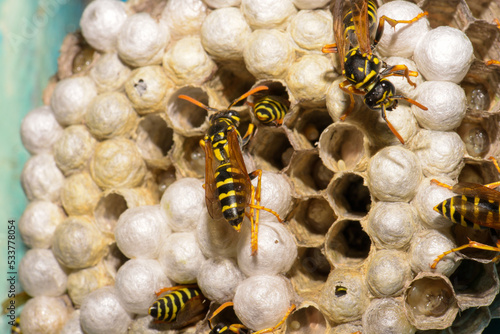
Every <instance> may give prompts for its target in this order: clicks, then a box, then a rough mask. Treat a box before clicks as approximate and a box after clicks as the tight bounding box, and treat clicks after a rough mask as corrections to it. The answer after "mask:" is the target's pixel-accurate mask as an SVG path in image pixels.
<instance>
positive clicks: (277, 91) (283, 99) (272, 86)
mask: <svg viewBox="0 0 500 334" xmlns="http://www.w3.org/2000/svg"><path fill="white" fill-rule="evenodd" d="M258 86H267V87H268V89H267V90H262V91H259V92H257V93H255V94H253V95H252V96H249V97H248V99H247V101H248V104H249V105H251V106H252V107H253V104H255V103H257V102H258V101H259V100H261V99H263V98H265V97H270V98H271V99H273V100H275V101H276V102H279V103H281V104H283V105H284V107H285V108H286V109H288V111H287V114H286V115H285V116H290V110H289V109H290V104H291V101H290V94H289V92H288V88H287V86H286V84H285V82H284V81H281V80H259V81H257V82H256V83H255V84H254V85H253V87H252V88H255V87H258ZM252 114H253V119H254V121H255V123H257V124H261V125H263V126H269V125H276V124H274V123H272V122H271V123H262V122H261V121H259V119H258V118H257V116H256V115H255V113H254V111H253V109H252ZM289 118H290V117H287V118H286V119H289ZM287 123H288V121H287Z"/></svg>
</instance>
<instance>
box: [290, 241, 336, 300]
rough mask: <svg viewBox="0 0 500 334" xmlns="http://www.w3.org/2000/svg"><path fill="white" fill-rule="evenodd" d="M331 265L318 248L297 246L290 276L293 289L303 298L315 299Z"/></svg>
mask: <svg viewBox="0 0 500 334" xmlns="http://www.w3.org/2000/svg"><path fill="white" fill-rule="evenodd" d="M330 270H331V267H330V264H329V263H328V261H327V260H326V258H325V256H324V255H323V253H322V252H321V250H320V249H319V248H303V247H299V249H298V256H297V260H296V261H295V263H294V264H293V266H292V269H291V271H290V277H291V282H292V285H293V287H294V289H295V291H296V292H297V293H298V294H299V295H300V296H302V297H303V298H305V299H313V300H314V299H316V298H317V296H318V292H319V290H320V289H321V288H322V287H323V285H324V284H325V281H326V279H327V278H328V274H329V273H330Z"/></svg>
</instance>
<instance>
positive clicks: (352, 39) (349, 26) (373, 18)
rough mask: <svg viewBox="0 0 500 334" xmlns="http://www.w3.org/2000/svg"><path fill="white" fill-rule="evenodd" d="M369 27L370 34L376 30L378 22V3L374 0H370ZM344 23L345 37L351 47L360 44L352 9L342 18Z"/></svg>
mask: <svg viewBox="0 0 500 334" xmlns="http://www.w3.org/2000/svg"><path fill="white" fill-rule="evenodd" d="M367 3H368V29H369V31H370V32H369V33H370V35H372V34H373V33H374V32H375V25H376V24H377V4H376V3H375V2H374V1H373V0H368V1H367ZM342 22H343V24H344V38H345V39H346V40H347V41H348V42H349V48H351V47H355V46H358V45H359V43H358V41H357V37H356V27H355V26H354V21H353V17H352V10H349V11H348V12H347V13H346V14H345V15H344V19H343V20H342Z"/></svg>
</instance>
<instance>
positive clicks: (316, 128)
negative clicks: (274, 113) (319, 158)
mask: <svg viewBox="0 0 500 334" xmlns="http://www.w3.org/2000/svg"><path fill="white" fill-rule="evenodd" d="M332 122H333V120H332V118H331V117H330V115H329V114H328V111H327V110H325V109H307V110H302V109H300V110H299V112H298V113H295V114H294V117H293V119H292V120H290V121H288V122H287V124H286V125H287V127H288V128H289V129H290V130H291V132H290V142H291V143H292V145H293V146H294V147H295V148H296V149H304V150H305V149H311V148H314V147H316V145H317V143H318V141H319V138H320V135H321V133H322V132H323V131H324V130H325V129H326V128H327V127H328V126H329V125H330V124H332Z"/></svg>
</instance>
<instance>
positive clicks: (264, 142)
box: [249, 127, 293, 172]
mask: <svg viewBox="0 0 500 334" xmlns="http://www.w3.org/2000/svg"><path fill="white" fill-rule="evenodd" d="M249 145H250V148H249V151H250V153H252V154H253V155H254V158H255V160H256V163H257V164H258V166H259V167H261V168H262V169H264V170H268V171H272V172H278V171H280V170H282V169H284V168H285V167H286V166H287V165H286V162H288V161H289V160H288V159H289V158H290V154H289V152H290V151H289V150H288V149H289V148H291V149H292V150H293V148H292V145H291V144H290V141H289V140H288V138H287V136H286V134H285V132H284V130H283V129H282V128H271V127H260V128H259V130H258V131H257V133H256V135H255V137H254V138H253V139H252V140H251V141H250V144H249Z"/></svg>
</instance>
